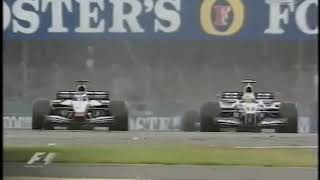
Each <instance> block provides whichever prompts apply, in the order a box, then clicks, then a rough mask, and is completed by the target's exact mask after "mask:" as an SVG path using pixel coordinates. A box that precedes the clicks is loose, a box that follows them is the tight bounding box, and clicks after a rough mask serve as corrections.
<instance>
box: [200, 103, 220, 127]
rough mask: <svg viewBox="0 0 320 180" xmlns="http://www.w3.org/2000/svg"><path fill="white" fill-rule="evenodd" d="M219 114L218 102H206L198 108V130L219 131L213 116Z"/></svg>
mask: <svg viewBox="0 0 320 180" xmlns="http://www.w3.org/2000/svg"><path fill="white" fill-rule="evenodd" d="M219 114H220V106H219V103H218V102H207V103H205V104H204V105H203V106H202V107H201V108H200V132H219V131H220V128H219V126H218V125H217V124H216V122H215V118H216V117H218V115H219Z"/></svg>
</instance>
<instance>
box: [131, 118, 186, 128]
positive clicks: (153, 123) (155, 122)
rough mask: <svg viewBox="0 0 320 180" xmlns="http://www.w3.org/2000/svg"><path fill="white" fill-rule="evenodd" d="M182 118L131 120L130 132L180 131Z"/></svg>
mask: <svg viewBox="0 0 320 180" xmlns="http://www.w3.org/2000/svg"><path fill="white" fill-rule="evenodd" d="M180 125H181V117H179V116H177V117H135V118H130V119H129V127H130V130H180V129H181V128H180Z"/></svg>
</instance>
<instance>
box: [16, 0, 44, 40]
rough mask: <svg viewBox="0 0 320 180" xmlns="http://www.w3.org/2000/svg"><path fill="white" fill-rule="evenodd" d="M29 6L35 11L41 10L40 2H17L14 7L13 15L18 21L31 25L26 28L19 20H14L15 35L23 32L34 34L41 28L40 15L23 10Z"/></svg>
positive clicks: (26, 0) (35, 0)
mask: <svg viewBox="0 0 320 180" xmlns="http://www.w3.org/2000/svg"><path fill="white" fill-rule="evenodd" d="M27 5H29V6H32V7H33V9H34V10H35V11H38V10H39V1H37V0H16V1H15V3H13V5H12V13H13V15H14V16H15V17H16V18H17V19H19V20H22V21H25V22H28V24H29V26H27V27H25V26H23V25H21V21H20V23H19V21H18V20H16V19H13V21H12V28H13V32H15V33H18V32H21V33H23V34H32V33H35V32H36V31H37V30H38V28H39V24H40V19H39V16H38V14H37V13H36V12H34V11H28V10H26V9H24V8H23V7H24V6H27Z"/></svg>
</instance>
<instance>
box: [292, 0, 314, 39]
mask: <svg viewBox="0 0 320 180" xmlns="http://www.w3.org/2000/svg"><path fill="white" fill-rule="evenodd" d="M312 4H314V5H316V6H318V0H307V1H303V2H302V3H301V4H300V6H298V8H297V13H296V22H297V25H298V28H299V29H300V30H301V31H302V32H304V33H306V34H318V27H315V28H314V29H311V28H310V27H309V25H308V24H307V15H306V14H307V10H308V8H309V7H310V6H311V5H312Z"/></svg>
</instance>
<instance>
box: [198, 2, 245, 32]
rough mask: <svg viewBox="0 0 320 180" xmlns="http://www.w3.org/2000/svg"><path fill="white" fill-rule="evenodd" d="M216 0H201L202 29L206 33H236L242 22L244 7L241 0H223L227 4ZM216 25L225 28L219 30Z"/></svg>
mask: <svg viewBox="0 0 320 180" xmlns="http://www.w3.org/2000/svg"><path fill="white" fill-rule="evenodd" d="M218 1H219V0H203V2H202V4H201V10H200V13H201V14H200V22H201V26H202V29H203V30H204V31H205V32H206V33H207V34H210V35H216V36H230V35H233V34H235V33H237V32H238V31H239V30H240V29H241V27H242V26H243V23H244V15H245V8H244V4H243V2H242V0H225V1H226V2H227V3H228V5H222V4H218V3H217V2H218ZM231 13H233V18H231ZM218 27H227V28H226V29H225V30H221V29H218Z"/></svg>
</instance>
